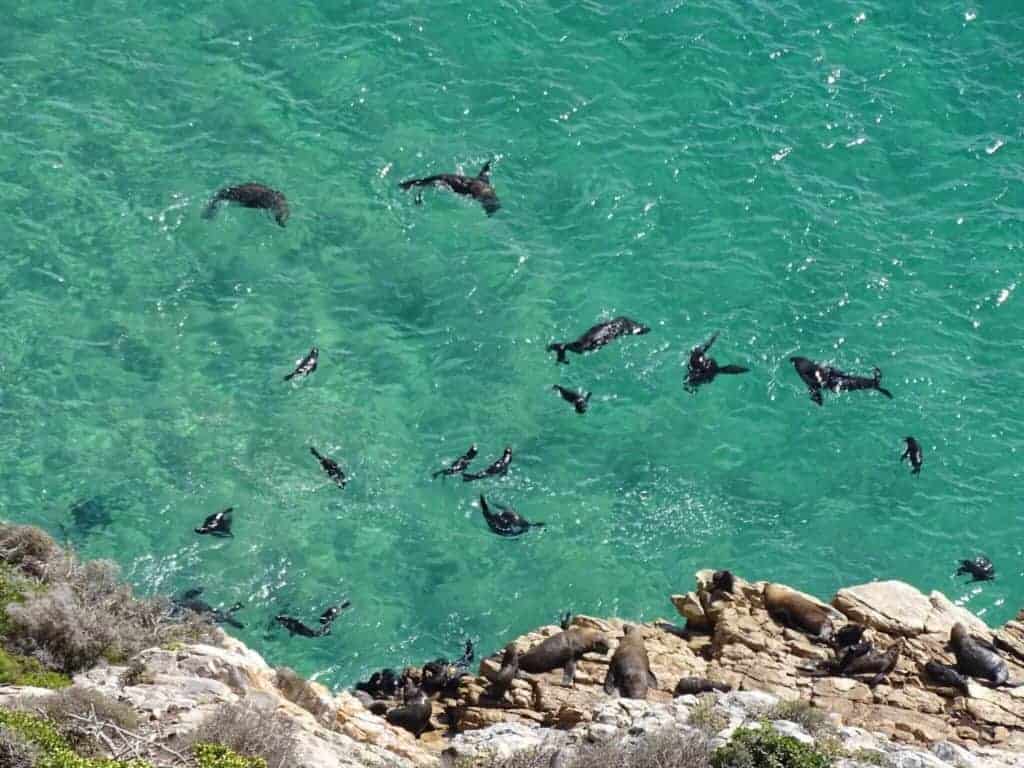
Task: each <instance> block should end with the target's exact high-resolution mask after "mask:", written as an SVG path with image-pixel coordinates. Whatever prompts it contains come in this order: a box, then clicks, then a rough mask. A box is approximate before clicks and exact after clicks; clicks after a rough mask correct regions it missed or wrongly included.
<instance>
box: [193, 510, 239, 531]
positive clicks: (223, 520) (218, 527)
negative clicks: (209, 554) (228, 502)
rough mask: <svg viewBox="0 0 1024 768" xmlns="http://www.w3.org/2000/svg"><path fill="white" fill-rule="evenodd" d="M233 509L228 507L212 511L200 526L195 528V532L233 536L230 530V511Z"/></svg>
mask: <svg viewBox="0 0 1024 768" xmlns="http://www.w3.org/2000/svg"><path fill="white" fill-rule="evenodd" d="M234 511H235V508H234V507H228V508H227V509H222V510H221V511H220V512H214V513H213V514H212V515H209V516H208V517H207V518H206V519H205V520H204V521H203V524H202V525H201V526H199V527H198V528H196V529H195V532H196V533H199V534H207V533H208V534H210V535H211V536H234V534H233V533H232V532H231V513H232V512H234Z"/></svg>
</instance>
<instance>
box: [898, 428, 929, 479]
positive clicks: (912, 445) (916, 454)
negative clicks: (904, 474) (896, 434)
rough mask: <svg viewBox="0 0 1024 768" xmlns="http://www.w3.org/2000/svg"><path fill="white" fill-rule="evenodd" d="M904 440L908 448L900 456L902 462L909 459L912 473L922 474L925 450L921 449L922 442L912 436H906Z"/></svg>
mask: <svg viewBox="0 0 1024 768" xmlns="http://www.w3.org/2000/svg"><path fill="white" fill-rule="evenodd" d="M903 442H905V443H906V444H907V450H905V451H904V452H903V455H901V456H900V463H901V464H902V463H903V460H904V459H909V460H910V474H912V475H919V474H921V465H922V464H924V452H923V451H922V450H921V444H920V443H918V442H917V440H915V439H914V438H912V437H904V438H903Z"/></svg>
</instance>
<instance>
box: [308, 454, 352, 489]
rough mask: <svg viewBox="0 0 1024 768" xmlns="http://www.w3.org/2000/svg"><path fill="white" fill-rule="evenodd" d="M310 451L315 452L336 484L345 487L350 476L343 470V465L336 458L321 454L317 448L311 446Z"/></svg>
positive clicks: (317, 458)
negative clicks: (346, 475)
mask: <svg viewBox="0 0 1024 768" xmlns="http://www.w3.org/2000/svg"><path fill="white" fill-rule="evenodd" d="M309 452H310V453H312V454H313V456H314V457H315V458H316V460H317V461H319V462H320V466H321V467H322V468H323V470H324V472H326V473H327V476H328V477H329V478H331V480H333V481H334V483H335V485H337V486H338V487H339V488H344V487H345V483H347V482H348V478H347V477H345V473H344V472H342V471H341V466H340V465H339V464H338V462H336V461H335V460H334V459H332V458H329V457H327V456H321V455H320V453H319V452H318V451H317V449H316V448H313V447H312V446H310V448H309Z"/></svg>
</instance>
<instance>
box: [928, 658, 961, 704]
mask: <svg viewBox="0 0 1024 768" xmlns="http://www.w3.org/2000/svg"><path fill="white" fill-rule="evenodd" d="M924 672H925V675H926V676H927V678H928V679H929V680H930V681H931V682H933V683H935V684H936V685H945V686H949V687H950V688H957V689H959V690H960V691H963V694H964V695H965V696H970V695H971V692H970V688H968V685H967V678H966V677H964V676H963V675H961V674H960V673H959V672H957V671H956V670H955V669H954V668H953V667H948V666H946V665H945V664H940V663H939V662H937V661H935V660H934V659H933V660H931V661H929V662H928V663H927V664H925V665H924Z"/></svg>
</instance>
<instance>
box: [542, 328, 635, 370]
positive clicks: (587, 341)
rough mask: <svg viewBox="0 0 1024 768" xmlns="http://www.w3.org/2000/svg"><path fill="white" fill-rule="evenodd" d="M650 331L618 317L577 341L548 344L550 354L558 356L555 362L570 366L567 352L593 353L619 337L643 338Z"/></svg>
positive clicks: (586, 333) (591, 330)
mask: <svg viewBox="0 0 1024 768" xmlns="http://www.w3.org/2000/svg"><path fill="white" fill-rule="evenodd" d="M650 331H651V329H650V328H648V327H647V326H646V325H641V324H640V323H638V322H636V321H635V320H630V319H629V318H628V317H625V316H621V317H616V318H615V319H613V320H609V321H608V322H606V323H598V324H597V325H594V326H591V327H590V328H588V329H587V330H586V332H585V333H584V334H583V335H582V336H580V337H579V338H578V339H576V341H569V342H554V343H553V344H548V352H554V353H555V354H556V355H558V357H557V358H556V360H555V361H556V362H559V363H565V364H566V365H568V364H569V361H568V360H567V359H566V357H565V353H566V352H575V353H576V354H577V355H582V354H583V353H584V352H593V351H594V350H595V349H600V348H601V347H603V346H604V345H605V344H608V343H610V342H612V341H615V339H617V338H619V336H642V335H643V334H645V333H650Z"/></svg>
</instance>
